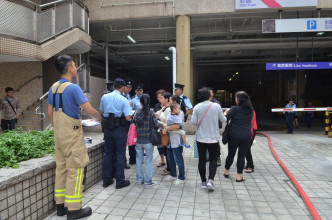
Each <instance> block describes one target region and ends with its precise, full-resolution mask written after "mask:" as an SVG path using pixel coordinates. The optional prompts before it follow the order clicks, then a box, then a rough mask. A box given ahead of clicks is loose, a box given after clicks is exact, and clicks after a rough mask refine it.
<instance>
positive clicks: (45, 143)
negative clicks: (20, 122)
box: [0, 129, 54, 168]
mask: <svg viewBox="0 0 332 220" xmlns="http://www.w3.org/2000/svg"><path fill="white" fill-rule="evenodd" d="M50 153H54V138H53V130H47V131H28V132H23V131H22V130H20V129H18V130H12V131H8V132H5V133H2V134H0V168H3V167H14V168H17V167H18V163H19V162H21V161H25V160H29V159H31V158H39V157H43V156H45V155H46V154H50Z"/></svg>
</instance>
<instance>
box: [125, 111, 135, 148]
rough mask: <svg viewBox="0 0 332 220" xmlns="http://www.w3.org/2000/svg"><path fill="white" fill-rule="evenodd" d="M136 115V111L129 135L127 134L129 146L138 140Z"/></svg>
mask: <svg viewBox="0 0 332 220" xmlns="http://www.w3.org/2000/svg"><path fill="white" fill-rule="evenodd" d="M135 116H136V112H135V114H134V117H133V123H131V125H130V127H129V131H128V136H127V146H133V145H136V142H137V128H136V125H135V123H134V120H135Z"/></svg>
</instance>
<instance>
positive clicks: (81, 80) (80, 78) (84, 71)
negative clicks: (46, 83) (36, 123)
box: [35, 63, 90, 130]
mask: <svg viewBox="0 0 332 220" xmlns="http://www.w3.org/2000/svg"><path fill="white" fill-rule="evenodd" d="M89 76H90V73H89V71H88V68H87V65H86V64H85V63H83V64H82V65H80V66H79V67H77V77H76V78H74V79H73V83H77V84H78V85H79V86H80V87H81V89H82V90H83V91H84V92H88V91H89V90H90V81H89V79H90V77H89ZM38 102H39V106H38V107H37V108H36V109H35V114H36V115H40V116H41V118H40V119H41V122H40V123H41V130H45V129H48V128H50V127H51V122H50V120H49V118H48V117H46V114H47V111H48V91H47V92H46V93H45V94H43V95H42V96H41V97H40V98H39V100H38Z"/></svg>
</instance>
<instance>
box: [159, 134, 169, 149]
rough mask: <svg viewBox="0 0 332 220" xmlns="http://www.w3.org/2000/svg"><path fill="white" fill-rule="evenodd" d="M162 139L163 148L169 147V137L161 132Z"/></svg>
mask: <svg viewBox="0 0 332 220" xmlns="http://www.w3.org/2000/svg"><path fill="white" fill-rule="evenodd" d="M160 138H161V145H162V146H168V145H169V137H168V134H167V133H166V134H163V132H162V131H160Z"/></svg>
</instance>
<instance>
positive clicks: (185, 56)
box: [173, 15, 193, 100]
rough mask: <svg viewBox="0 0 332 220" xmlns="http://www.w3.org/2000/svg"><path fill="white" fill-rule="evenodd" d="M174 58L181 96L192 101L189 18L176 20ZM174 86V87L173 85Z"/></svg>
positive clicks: (181, 17)
mask: <svg viewBox="0 0 332 220" xmlns="http://www.w3.org/2000/svg"><path fill="white" fill-rule="evenodd" d="M176 53H177V54H176V57H177V63H176V64H177V65H176V66H177V82H178V83H180V84H184V85H185V87H184V91H183V94H184V95H185V96H187V97H188V98H189V99H190V100H193V82H192V81H193V78H192V71H191V69H192V68H191V65H192V64H193V62H191V60H193V59H191V55H190V17H189V16H185V15H181V16H179V17H177V18H176ZM173 86H174V85H173Z"/></svg>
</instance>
